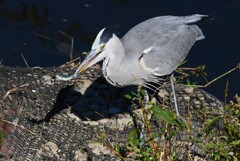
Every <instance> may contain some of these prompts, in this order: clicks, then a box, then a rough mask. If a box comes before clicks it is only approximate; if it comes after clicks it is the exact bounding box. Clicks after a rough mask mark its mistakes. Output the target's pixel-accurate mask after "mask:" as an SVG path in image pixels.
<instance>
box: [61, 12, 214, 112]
mask: <svg viewBox="0 0 240 161" xmlns="http://www.w3.org/2000/svg"><path fill="white" fill-rule="evenodd" d="M209 18H211V17H210V16H207V15H199V14H195V15H191V16H185V17H179V16H160V17H154V18H151V19H148V20H146V21H144V22H142V23H140V24H138V25H136V26H135V27H133V28H132V29H131V30H129V31H128V32H127V33H126V34H125V35H124V36H123V37H122V38H121V39H119V38H118V37H117V36H116V35H115V34H114V33H113V32H112V31H111V29H110V30H109V29H105V28H104V29H102V30H101V31H100V32H99V33H98V35H97V37H96V39H95V40H94V42H93V45H92V49H91V52H90V53H89V55H88V56H87V58H86V59H85V60H84V61H83V62H82V63H81V65H80V66H79V67H78V69H77V70H76V72H75V73H74V74H73V75H71V76H68V77H62V76H58V78H59V79H62V80H69V79H72V78H75V77H76V76H77V75H78V73H81V72H83V71H84V70H86V69H87V68H88V67H90V66H92V65H94V64H96V63H97V62H99V61H101V60H103V66H102V71H103V75H104V77H105V78H106V80H107V81H108V82H109V83H110V84H112V85H114V86H128V85H142V86H145V87H148V88H151V87H152V86H151V84H149V82H154V83H159V82H160V80H161V79H160V78H159V77H161V76H165V75H170V74H171V73H172V72H173V71H174V70H175V69H176V68H177V66H178V65H180V63H181V62H182V61H183V60H184V59H185V58H186V56H187V54H188V52H189V50H190V49H191V47H192V46H193V44H194V43H195V42H196V41H197V40H201V39H203V38H204V35H203V33H202V31H201V29H200V28H199V27H198V26H197V25H196V23H197V22H199V21H202V20H205V19H209ZM172 78H173V77H171V79H170V80H171V85H172V90H173V94H174V102H175V109H176V113H177V115H179V112H178V107H177V101H176V95H175V91H174V85H173V79H172ZM149 86H151V87H149Z"/></svg>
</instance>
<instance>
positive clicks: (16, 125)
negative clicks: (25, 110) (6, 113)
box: [0, 118, 39, 136]
mask: <svg viewBox="0 0 240 161" xmlns="http://www.w3.org/2000/svg"><path fill="white" fill-rule="evenodd" d="M0 121H2V122H5V123H8V124H11V125H13V126H15V127H18V128H20V129H23V130H27V131H28V132H30V133H32V134H34V135H37V136H39V134H38V133H35V132H33V131H31V130H29V129H27V128H25V127H23V126H20V125H18V124H16V123H14V122H10V121H7V120H4V119H1V118H0Z"/></svg>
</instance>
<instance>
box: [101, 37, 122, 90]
mask: <svg viewBox="0 0 240 161" xmlns="http://www.w3.org/2000/svg"><path fill="white" fill-rule="evenodd" d="M109 46H111V47H110V48H108V51H107V52H108V53H110V55H109V56H108V57H106V58H105V59H104V61H103V66H102V71H103V75H104V77H105V78H106V80H107V81H108V82H109V83H110V84H112V85H114V86H121V85H119V84H118V83H117V82H118V81H117V78H118V76H119V74H120V73H119V72H121V65H122V62H123V61H124V57H125V54H126V53H125V49H124V47H123V44H122V42H121V40H120V39H119V38H118V37H117V36H115V37H114V39H113V41H111V43H110V44H109Z"/></svg>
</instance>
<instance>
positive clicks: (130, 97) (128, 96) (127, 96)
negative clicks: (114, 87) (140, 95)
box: [124, 94, 132, 100]
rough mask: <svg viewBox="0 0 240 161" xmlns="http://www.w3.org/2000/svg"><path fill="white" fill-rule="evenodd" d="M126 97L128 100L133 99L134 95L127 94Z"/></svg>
mask: <svg viewBox="0 0 240 161" xmlns="http://www.w3.org/2000/svg"><path fill="white" fill-rule="evenodd" d="M124 97H125V98H126V99H128V100H130V99H132V96H130V94H125V95H124Z"/></svg>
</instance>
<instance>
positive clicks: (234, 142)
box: [230, 140, 240, 145]
mask: <svg viewBox="0 0 240 161" xmlns="http://www.w3.org/2000/svg"><path fill="white" fill-rule="evenodd" d="M230 144H231V145H240V140H235V141H232V142H231V143H230Z"/></svg>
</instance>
